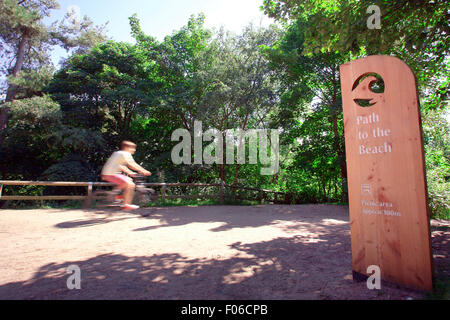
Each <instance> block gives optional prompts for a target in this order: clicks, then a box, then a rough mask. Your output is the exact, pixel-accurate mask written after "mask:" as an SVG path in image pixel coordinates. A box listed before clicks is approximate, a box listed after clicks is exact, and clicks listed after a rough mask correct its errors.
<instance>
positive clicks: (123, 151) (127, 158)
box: [101, 141, 151, 210]
mask: <svg viewBox="0 0 450 320" xmlns="http://www.w3.org/2000/svg"><path fill="white" fill-rule="evenodd" d="M135 152H136V144H135V143H133V142H131V141H122V143H121V144H120V151H116V152H114V153H113V154H112V155H111V157H110V158H109V159H108V161H106V164H105V165H104V166H103V169H102V173H101V178H102V180H104V181H107V182H110V183H114V184H115V185H116V187H115V188H114V189H115V190H117V189H122V190H123V205H122V209H124V210H136V209H138V208H139V206H136V205H133V204H131V202H132V201H133V196H134V188H135V184H134V183H133V179H131V178H130V177H134V176H135V175H136V172H134V171H132V170H135V171H137V172H139V173H140V174H142V175H144V176H150V175H151V172H150V171H148V170H145V169H144V168H142V167H141V166H140V165H138V164H137V163H136V162H135V161H134V159H133V154H134V153H135ZM130 169H132V170H130ZM122 172H125V173H126V174H127V175H128V176H130V177H127V176H126V175H124V174H122Z"/></svg>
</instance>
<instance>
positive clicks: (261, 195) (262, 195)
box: [0, 180, 286, 204]
mask: <svg viewBox="0 0 450 320" xmlns="http://www.w3.org/2000/svg"><path fill="white" fill-rule="evenodd" d="M144 185H145V186H147V187H160V194H159V198H160V199H161V201H162V202H163V203H164V202H165V200H166V199H200V198H203V199H217V198H218V199H219V200H220V203H221V204H223V203H224V199H225V197H226V194H225V188H228V189H230V190H247V191H256V192H258V196H257V197H255V198H249V197H245V196H244V197H242V196H240V195H236V192H235V191H233V193H234V196H233V198H235V199H240V200H258V201H259V202H261V203H262V201H263V200H268V201H273V202H278V201H279V202H284V201H286V194H285V193H283V192H277V191H272V190H265V189H257V188H249V187H243V186H235V185H227V184H220V183H144ZM4 186H46V187H86V188H87V194H86V195H70V196H69V195H62V196H44V195H42V194H41V195H40V196H17V195H3V194H2V192H3V187H4ZM112 186H114V184H112V183H108V182H67V181H62V182H61V181H7V180H0V200H4V201H14V200H24V201H36V200H40V201H43V200H84V199H85V198H86V197H87V196H88V195H90V194H91V193H92V192H93V188H94V187H112ZM170 187H188V188H196V187H218V188H219V194H203V195H196V194H195V195H168V194H166V191H167V188H170ZM268 194H273V196H274V200H270V199H269V197H268V196H267V195H268ZM280 196H281V197H282V199H279V197H280Z"/></svg>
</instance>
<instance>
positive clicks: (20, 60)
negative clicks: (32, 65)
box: [0, 31, 29, 145]
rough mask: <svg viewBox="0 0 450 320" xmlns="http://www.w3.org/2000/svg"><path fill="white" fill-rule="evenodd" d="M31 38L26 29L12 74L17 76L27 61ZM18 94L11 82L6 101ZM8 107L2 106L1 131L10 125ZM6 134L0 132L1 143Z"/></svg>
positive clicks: (0, 114)
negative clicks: (27, 49) (28, 44)
mask: <svg viewBox="0 0 450 320" xmlns="http://www.w3.org/2000/svg"><path fill="white" fill-rule="evenodd" d="M28 40H29V35H28V31H25V32H24V33H23V35H22V38H21V39H20V42H19V47H18V48H17V57H16V64H15V65H14V68H13V71H12V76H14V77H16V76H17V75H18V74H19V72H20V71H21V70H22V67H23V63H24V61H25V50H26V46H27V43H28ZM16 94H17V88H16V86H14V85H12V84H10V85H9V87H8V91H7V92H6V100H5V102H11V101H13V100H14V98H15V97H16ZM8 112H9V108H8V107H3V108H0V132H1V131H3V129H6V127H7V126H8ZM3 139H4V136H3V134H0V145H1V144H3Z"/></svg>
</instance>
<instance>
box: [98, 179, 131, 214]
mask: <svg viewBox="0 0 450 320" xmlns="http://www.w3.org/2000/svg"><path fill="white" fill-rule="evenodd" d="M102 178H103V179H104V180H105V181H108V182H111V183H114V184H116V185H117V187H118V188H120V189H122V190H123V200H124V201H123V208H124V209H137V208H139V207H138V206H133V205H132V204H131V202H132V201H133V196H134V189H135V184H134V183H133V179H131V178H129V177H127V176H125V175H123V174H115V175H110V176H102Z"/></svg>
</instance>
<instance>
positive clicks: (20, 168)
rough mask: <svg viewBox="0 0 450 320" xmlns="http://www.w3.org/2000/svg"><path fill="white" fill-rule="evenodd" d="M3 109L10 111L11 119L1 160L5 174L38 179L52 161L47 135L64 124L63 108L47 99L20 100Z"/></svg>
mask: <svg viewBox="0 0 450 320" xmlns="http://www.w3.org/2000/svg"><path fill="white" fill-rule="evenodd" d="M3 107H9V108H10V120H9V126H8V128H7V129H5V132H4V134H5V140H4V142H3V145H2V155H1V157H0V163H1V167H2V171H3V172H2V175H3V176H5V175H6V173H7V172H8V173H9V174H25V173H26V175H27V176H28V177H30V176H37V175H38V174H39V173H41V172H42V171H43V170H44V169H45V168H46V165H47V162H48V161H50V159H51V151H50V146H49V145H48V144H47V143H48V140H47V136H48V135H49V134H50V133H52V132H54V131H55V130H57V128H58V126H59V124H60V122H61V116H62V114H61V111H60V108H59V105H58V104H57V103H56V102H54V101H53V100H51V99H50V97H48V96H43V97H33V98H28V99H23V100H16V101H13V102H9V103H7V104H5V105H4V106H3Z"/></svg>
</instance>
